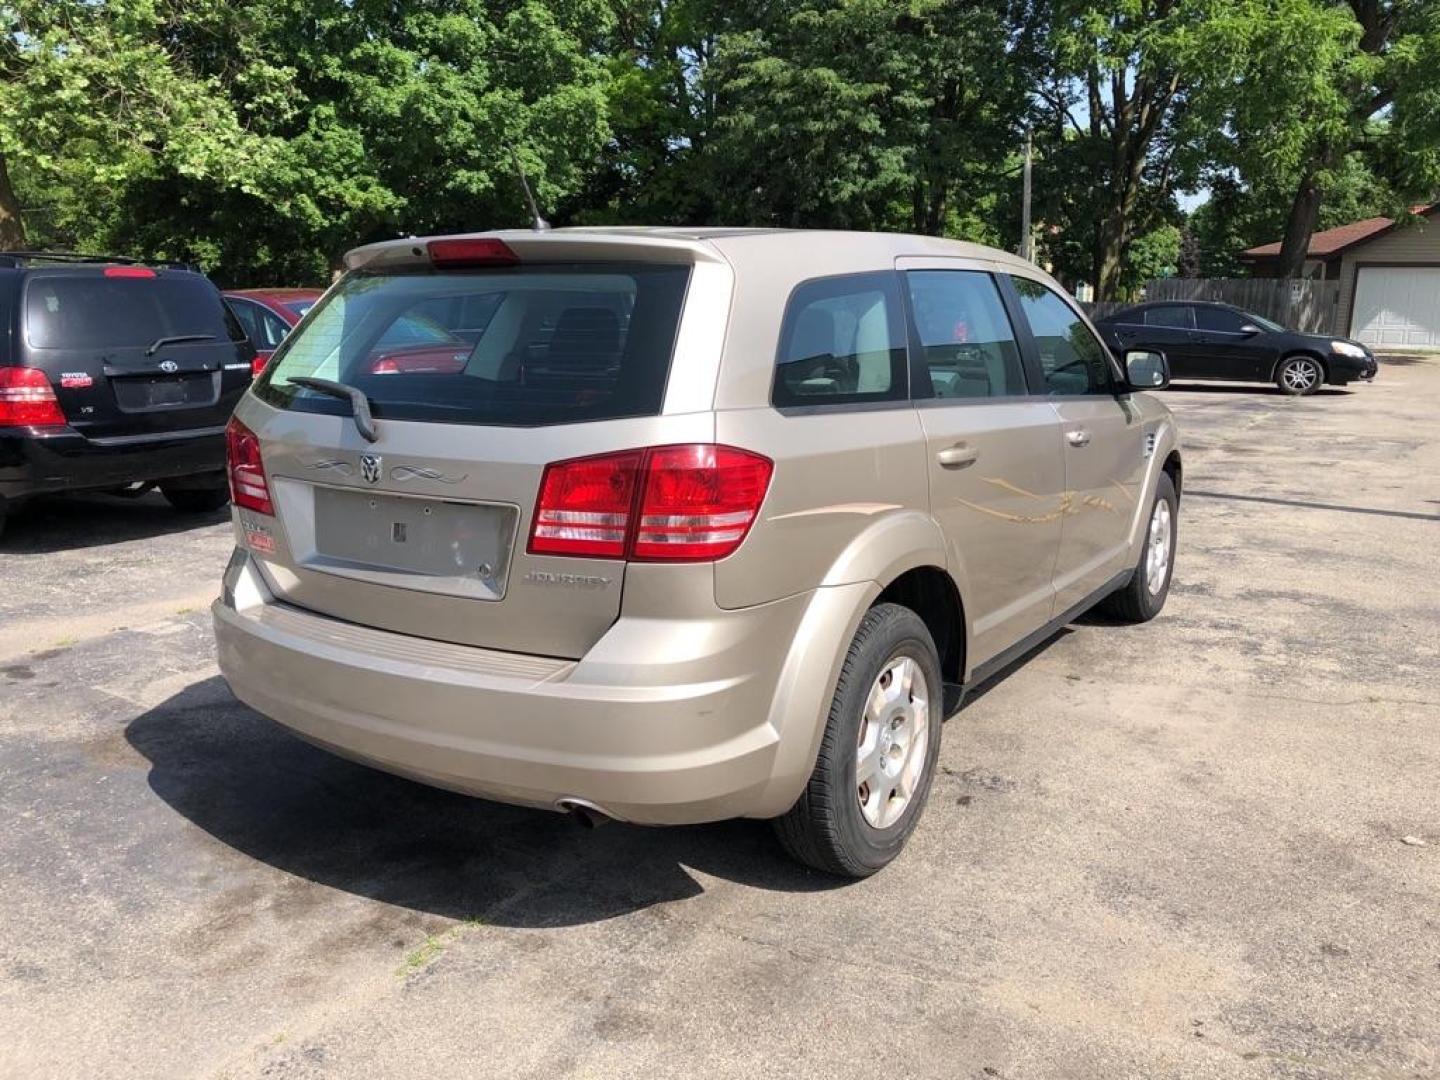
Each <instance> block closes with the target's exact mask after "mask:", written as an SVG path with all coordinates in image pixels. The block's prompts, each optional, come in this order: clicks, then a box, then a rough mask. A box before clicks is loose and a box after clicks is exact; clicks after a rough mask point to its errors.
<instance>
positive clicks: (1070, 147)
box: [1040, 0, 1270, 300]
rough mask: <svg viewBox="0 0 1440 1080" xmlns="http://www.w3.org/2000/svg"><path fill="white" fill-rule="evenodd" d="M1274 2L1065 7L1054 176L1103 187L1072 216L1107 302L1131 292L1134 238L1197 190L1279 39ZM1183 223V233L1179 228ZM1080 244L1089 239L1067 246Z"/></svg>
mask: <svg viewBox="0 0 1440 1080" xmlns="http://www.w3.org/2000/svg"><path fill="white" fill-rule="evenodd" d="M1268 8H1269V0H1103V2H1102V0H1054V3H1053V5H1052V12H1051V20H1052V21H1051V27H1050V33H1051V43H1052V47H1053V49H1054V52H1055V58H1056V62H1055V67H1054V70H1053V72H1052V73H1051V76H1050V78H1049V80H1048V81H1047V82H1046V83H1045V84H1042V86H1041V87H1040V93H1041V95H1042V97H1043V99H1044V100H1045V102H1046V104H1047V105H1048V107H1049V110H1050V113H1051V129H1052V138H1051V144H1052V153H1051V157H1052V166H1053V167H1055V168H1058V169H1060V170H1061V174H1060V176H1058V177H1057V180H1061V179H1063V178H1065V177H1068V178H1069V180H1070V183H1069V184H1068V185H1067V188H1060V189H1058V190H1071V189H1073V188H1074V186H1075V184H1074V181H1075V179H1076V178H1078V177H1086V178H1088V179H1089V180H1091V182H1092V183H1093V193H1092V194H1090V195H1089V196H1088V197H1086V196H1082V197H1080V198H1079V199H1077V200H1075V201H1076V203H1077V204H1078V205H1076V206H1075V207H1074V211H1077V212H1072V213H1069V214H1067V215H1066V217H1068V218H1069V220H1070V223H1071V224H1070V227H1071V228H1072V229H1079V230H1081V231H1083V232H1084V233H1085V234H1086V241H1087V242H1086V243H1085V244H1084V247H1086V248H1088V251H1089V256H1090V258H1089V263H1090V265H1089V273H1088V275H1087V276H1088V277H1089V279H1090V280H1091V281H1093V282H1094V284H1095V287H1096V295H1097V298H1098V299H1101V300H1109V299H1113V298H1114V297H1115V296H1117V295H1118V294H1119V293H1120V292H1121V291H1122V290H1123V287H1124V278H1125V266H1124V263H1125V259H1126V255H1127V252H1128V251H1129V248H1130V245H1131V244H1132V243H1133V242H1134V240H1135V238H1136V237H1137V236H1139V235H1141V234H1143V233H1145V232H1148V231H1149V230H1151V229H1153V228H1155V227H1156V226H1158V225H1159V224H1161V223H1163V222H1164V220H1165V219H1168V218H1173V217H1174V216H1176V210H1175V207H1174V205H1173V199H1172V193H1173V192H1174V190H1175V189H1176V188H1177V187H1180V188H1183V189H1190V188H1192V187H1193V186H1194V183H1195V182H1196V180H1197V177H1198V174H1199V172H1200V169H1201V166H1202V164H1203V162H1204V158H1203V156H1202V149H1203V146H1204V144H1205V140H1206V139H1207V137H1208V136H1209V135H1210V133H1211V132H1212V131H1213V128H1214V125H1215V123H1216V122H1217V118H1218V117H1219V115H1220V109H1221V107H1222V105H1223V103H1224V101H1225V100H1226V99H1225V93H1226V90H1227V88H1228V87H1229V86H1230V85H1231V84H1232V83H1233V79H1234V72H1235V67H1236V64H1237V63H1238V57H1239V55H1240V53H1241V52H1242V51H1243V50H1244V49H1245V48H1247V47H1248V46H1249V43H1251V42H1252V41H1254V40H1256V39H1258V38H1259V37H1261V36H1262V35H1264V34H1265V33H1267V32H1268V30H1269V24H1270V16H1269V11H1268ZM1172 223H1173V222H1172ZM1068 242H1069V243H1071V244H1072V245H1077V246H1078V245H1079V244H1080V241H1079V240H1078V239H1074V238H1072V239H1070V240H1069V241H1068Z"/></svg>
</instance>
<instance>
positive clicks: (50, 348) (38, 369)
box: [0, 252, 254, 528]
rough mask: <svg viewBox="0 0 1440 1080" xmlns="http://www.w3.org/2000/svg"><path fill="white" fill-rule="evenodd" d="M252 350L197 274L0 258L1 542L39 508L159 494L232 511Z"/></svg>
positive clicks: (187, 506) (179, 502) (90, 259)
mask: <svg viewBox="0 0 1440 1080" xmlns="http://www.w3.org/2000/svg"><path fill="white" fill-rule="evenodd" d="M253 356H254V349H253V347H252V346H251V344H250V342H249V341H248V340H246V337H245V333H244V331H243V330H242V329H241V327H240V324H239V323H238V322H236V320H235V317H234V316H233V315H232V314H231V313H230V310H229V308H227V307H226V306H225V303H224V301H222V300H221V298H220V292H219V290H218V289H216V288H215V286H214V285H212V284H211V283H210V281H209V280H207V279H206V278H205V276H204V275H203V274H200V273H198V272H196V271H194V270H192V269H186V268H181V267H177V266H171V265H142V264H139V263H136V262H133V261H131V260H126V259H119V258H111V257H102V256H88V255H71V254H64V253H58V254H57V253H44V252H38V253H23V252H5V253H0V528H3V526H4V520H5V517H6V515H7V514H8V513H9V512H10V511H12V510H14V509H15V508H16V507H17V506H18V505H20V504H21V503H22V502H24V501H25V500H26V499H28V498H30V497H31V496H33V495H41V494H48V493H53V492H71V491H109V490H116V491H119V490H128V491H132V492H133V491H135V490H137V489H143V486H146V485H155V486H158V487H159V488H160V491H161V493H162V494H163V495H164V496H165V498H166V499H168V500H169V501H170V503H171V505H172V506H174V507H175V508H176V509H179V510H187V511H209V510H216V509H218V508H219V507H221V506H223V505H225V501H226V499H227V498H228V491H227V485H226V479H225V472H224V466H225V438H224V432H225V422H226V420H228V419H229V417H230V413H231V411H232V410H233V409H234V407H235V403H236V402H237V401H238V400H239V399H240V396H241V395H242V394H243V393H244V392H245V390H246V388H247V387H249V385H250V381H251V370H252V364H251V361H252V358H253Z"/></svg>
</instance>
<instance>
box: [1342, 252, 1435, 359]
mask: <svg viewBox="0 0 1440 1080" xmlns="http://www.w3.org/2000/svg"><path fill="white" fill-rule="evenodd" d="M1350 336H1351V337H1353V338H1355V339H1356V340H1358V341H1363V342H1365V344H1367V345H1372V346H1373V345H1401V346H1405V345H1409V346H1421V347H1423V346H1430V347H1432V348H1440V266H1425V267H1400V266H1368V267H1364V266H1362V267H1361V268H1360V271H1359V278H1358V280H1356V282H1355V314H1354V317H1353V318H1352V319H1351V320H1350Z"/></svg>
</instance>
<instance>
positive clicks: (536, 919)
mask: <svg viewBox="0 0 1440 1080" xmlns="http://www.w3.org/2000/svg"><path fill="white" fill-rule="evenodd" d="M125 737H126V739H127V740H128V741H129V743H130V744H131V745H132V746H133V747H134V748H135V749H136V750H137V751H139V752H140V753H141V754H142V755H143V756H144V757H145V758H146V759H147V760H148V761H149V762H150V774H149V783H150V788H151V790H152V791H154V792H155V794H156V795H158V796H159V797H160V798H161V799H162V800H164V801H165V802H166V803H167V804H168V805H169V806H171V807H172V808H173V809H174V810H176V811H177V812H178V813H179V814H180V815H182V816H183V817H184V818H186V819H187V820H189V821H190V822H192V823H193V824H195V825H196V826H198V827H199V828H200V829H202V830H204V831H205V832H206V833H208V834H209V835H210V836H212V837H214V838H215V839H217V840H219V841H220V842H222V843H223V844H226V845H228V846H229V847H230V848H232V849H234V851H236V852H239V853H240V855H241V856H244V857H246V858H248V859H255V860H259V861H260V862H263V863H266V864H268V865H269V866H272V867H275V868H277V869H279V870H283V871H285V872H286V873H289V874H293V875H296V876H297V877H301V878H305V879H308V880H310V881H312V882H315V883H317V884H319V885H323V886H327V887H329V888H333V889H340V890H343V891H345V892H348V893H353V894H356V895H359V896H364V897H368V898H369V899H372V900H376V901H379V902H381V903H385V904H392V905H396V906H398V907H403V908H408V909H412V910H415V911H420V912H426V913H431V914H437V915H442V916H448V917H452V918H459V919H478V920H480V921H483V922H484V923H486V924H487V925H499V926H512V927H542V926H569V925H575V924H581V923H589V922H596V921H599V920H603V919H610V918H614V917H616V916H619V915H624V914H627V913H629V912H631V911H635V910H637V909H641V908H645V907H649V906H651V905H653V904H658V903H665V902H668V901H674V900H683V899H687V898H689V897H693V896H698V895H699V894H700V893H702V892H703V891H704V887H703V885H702V884H701V883H700V882H699V881H697V880H696V878H695V877H694V876H693V875H692V874H691V873H690V872H689V870H688V869H687V868H693V869H695V870H698V871H700V872H702V873H704V874H709V875H713V876H715V877H719V878H723V879H726V880H729V881H734V882H739V883H741V884H745V885H750V886H754V887H756V888H762V889H772V890H777V891H781V892H804V891H818V890H824V889H831V888H836V887H838V886H840V885H842V884H843V883H842V882H840V881H839V880H837V879H835V878H831V877H828V876H826V875H823V874H817V873H813V872H810V871H807V870H805V869H804V868H802V867H800V866H798V865H796V864H794V863H792V862H791V861H790V860H789V859H788V858H787V857H786V856H785V855H784V853H783V852H782V851H780V849H779V847H778V846H777V844H776V842H775V841H774V839H773V838H772V837H771V835H770V830H769V828H768V827H767V826H765V825H764V823H762V822H754V821H750V822H746V821H736V822H724V823H721V824H716V825H703V826H690V827H683V828H668V829H647V828H640V827H637V826H630V825H622V824H611V825H606V826H604V827H602V828H599V829H595V830H587V829H585V828H583V827H581V826H579V825H577V824H575V823H574V822H573V821H572V820H571V819H569V818H567V817H565V816H563V815H560V814H555V813H551V812H548V811H544V810H527V809H523V808H519V807H512V806H504V805H501V804H497V803H490V802H485V801H483V800H480V799H475V798H470V797H468V796H464V795H457V794H453V793H451V792H447V791H441V790H439V789H436V788H432V787H427V786H425V785H422V784H418V783H412V782H410V781H408V780H404V779H402V778H400V777H395V776H391V775H389V774H387V773H382V772H379V771H377V770H374V769H370V768H368V767H366V766H363V765H358V764H354V763H352V762H349V761H345V760H343V759H341V758H338V757H336V756H334V755H332V754H330V753H327V752H326V751H324V750H321V749H319V748H317V747H314V746H311V745H310V744H308V743H306V742H303V741H302V740H300V739H298V738H296V737H294V736H292V735H291V734H290V733H289V732H287V731H286V730H285V729H284V728H282V727H280V726H279V725H278V724H275V723H273V722H271V721H270V720H268V719H266V718H264V717H262V716H260V715H259V714H258V713H256V712H254V711H253V710H251V709H249V708H247V707H246V706H244V705H242V704H240V703H239V702H237V701H236V700H235V698H234V697H233V696H231V694H230V691H229V688H228V687H227V686H226V685H225V683H224V681H223V680H221V679H220V678H219V677H218V676H216V677H213V678H210V679H206V680H204V681H202V682H198V683H194V684H192V685H191V686H188V687H186V688H185V689H184V690H182V691H180V692H179V693H177V694H175V695H174V696H172V697H171V698H169V699H168V700H167V701H165V702H162V703H161V704H160V705H158V706H156V707H155V708H153V709H150V710H149V711H148V712H146V713H144V714H142V715H141V716H139V717H136V718H135V719H134V720H132V721H131V722H130V723H129V725H128V726H127V728H126V730H125ZM182 850H183V849H182ZM197 857H202V856H199V855H197ZM203 857H205V858H213V855H210V854H205V855H204V856H203ZM234 870H235V873H236V874H237V875H244V874H245V873H246V866H245V865H244V860H240V861H237V863H236V864H235V867H234Z"/></svg>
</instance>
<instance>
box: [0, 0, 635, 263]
mask: <svg viewBox="0 0 1440 1080" xmlns="http://www.w3.org/2000/svg"><path fill="white" fill-rule="evenodd" d="M26 2H27V3H29V2H31V0H26ZM62 9H63V10H62ZM22 14H23V21H17V22H15V23H14V26H15V27H16V30H15V32H14V33H12V34H10V35H9V36H8V38H7V40H8V41H9V42H10V48H11V52H12V54H14V55H16V56H18V57H19V63H18V67H19V69H20V70H21V72H22V77H21V78H18V79H14V80H11V81H9V82H7V84H6V93H7V95H8V97H7V99H6V103H7V104H11V103H13V105H14V106H15V107H14V109H13V110H12V109H9V108H7V109H4V110H0V111H3V112H4V114H5V115H4V119H0V132H3V133H4V134H3V135H0V140H3V141H0V150H3V151H4V152H6V153H8V154H9V155H11V156H12V159H15V158H18V159H19V160H20V161H21V163H22V169H23V175H22V179H21V183H22V186H23V187H24V188H25V189H26V190H29V191H38V190H40V189H42V188H43V189H44V191H45V192H46V196H45V198H46V201H47V202H50V203H57V204H58V205H57V207H56V212H54V213H52V214H50V215H49V216H48V217H47V218H46V219H45V222H44V224H45V227H46V229H47V230H49V231H51V232H52V233H56V234H61V237H62V238H68V239H71V240H73V241H74V242H76V243H83V244H85V245H86V246H90V245H92V244H93V245H95V246H102V247H109V248H118V249H121V250H134V251H137V252H143V253H145V254H147V255H154V256H161V257H173V258H186V259H195V260H198V261H200V262H201V263H202V264H204V265H206V266H207V267H211V268H214V269H216V270H218V272H219V276H220V277H222V278H224V279H225V280H227V281H228V282H233V283H250V282H261V281H267V280H268V281H276V280H290V281H304V280H310V281H315V280H321V279H323V278H324V277H325V275H326V274H327V272H328V271H329V270H330V269H331V268H332V267H333V266H334V265H335V263H336V260H337V259H338V257H339V255H340V253H341V252H343V251H344V250H345V249H346V248H348V247H350V246H352V245H354V244H356V243H360V242H364V241H367V240H374V239H380V238H384V237H388V236H395V235H401V234H405V233H411V232H413V233H424V232H432V231H443V230H454V229H473V228H486V227H490V226H493V225H496V224H505V223H512V224H513V223H519V222H520V221H523V220H525V217H524V210H523V200H522V195H521V190H520V187H519V184H518V182H517V180H516V177H515V171H514V166H513V164H512V161H511V152H512V150H513V151H514V153H515V154H517V155H518V156H519V157H520V158H521V159H522V161H523V162H524V165H525V168H526V170H527V172H528V173H529V175H530V178H531V181H532V183H533V184H534V186H535V188H536V193H537V195H538V196H539V198H540V199H541V201H542V203H544V204H545V205H546V206H547V207H548V208H553V209H559V210H561V211H562V212H563V209H564V207H565V205H566V203H567V200H570V199H573V198H574V197H575V195H576V194H577V193H578V192H579V191H581V190H582V189H583V187H584V185H585V182H586V180H587V178H588V176H589V174H590V172H591V171H592V170H593V168H594V165H595V162H596V160H597V158H598V155H599V153H600V150H601V148H602V146H603V145H604V144H605V141H606V139H607V137H608V134H609V132H608V127H607V124H606V109H607V88H608V81H609V76H608V72H607V69H606V66H605V63H604V61H603V58H602V57H601V56H600V55H599V53H598V50H597V48H596V42H598V41H599V40H601V38H602V37H603V36H604V35H606V34H607V33H608V32H609V27H610V25H611V22H612V18H611V14H610V8H609V7H608V6H607V5H606V4H604V3H603V2H601V0H571V2H569V3H540V2H538V0H521V2H518V3H516V2H511V3H484V2H481V0H433V2H428V3H425V4H423V5H421V4H414V5H396V4H393V3H390V2H389V0H312V2H309V3H306V4H304V5H280V4H272V3H269V2H268V0H231V2H221V0H190V2H187V3H184V4H173V5H160V4H156V3H153V2H147V0H98V2H91V0H65V3H64V4H62V5H60V7H59V8H57V6H56V5H55V4H53V3H45V4H35V5H34V6H33V8H26V9H25V10H24V11H23V13H22ZM102 61H113V63H112V65H111V66H110V67H108V68H102V67H101V64H102ZM112 99H113V103H114V105H113V107H112ZM152 103H153V106H154V108H153V109H149V105H150V104H152ZM142 104H143V105H145V107H144V108H142ZM147 109H148V111H147ZM151 112H153V113H154V114H156V116H158V119H156V118H152V117H151V115H150V113H151ZM75 117H83V119H75ZM107 125H108V126H107ZM122 126H123V128H124V130H123V131H122V130H121V127H122ZM57 131H58V132H59V134H60V136H63V137H57V135H56V132H57Z"/></svg>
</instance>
